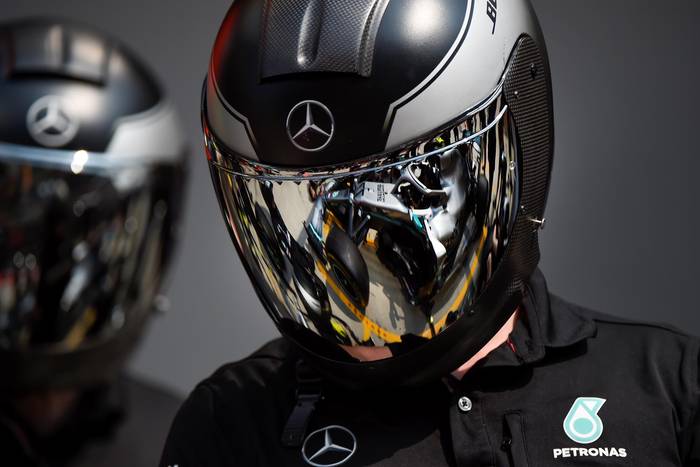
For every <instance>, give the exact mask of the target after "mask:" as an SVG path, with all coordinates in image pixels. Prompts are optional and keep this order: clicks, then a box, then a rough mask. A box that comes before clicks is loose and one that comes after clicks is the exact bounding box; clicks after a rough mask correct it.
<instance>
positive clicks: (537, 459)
mask: <svg viewBox="0 0 700 467" xmlns="http://www.w3.org/2000/svg"><path fill="white" fill-rule="evenodd" d="M522 310H523V313H522V315H521V318H520V319H519V321H518V322H517V324H516V328H515V330H514V331H513V333H512V334H511V338H510V340H509V341H508V342H507V343H505V344H503V345H502V346H500V347H499V348H498V349H496V350H495V351H493V352H492V353H491V354H489V355H488V356H487V358H486V359H484V360H482V361H481V362H480V363H479V364H478V365H477V366H476V367H475V368H474V369H472V370H471V371H469V373H467V375H466V376H465V377H464V379H462V380H461V381H457V380H455V379H453V378H452V377H446V378H445V379H444V380H443V381H437V382H435V384H433V385H431V386H427V387H422V388H416V389H412V390H395V389H391V388H386V389H382V390H372V391H362V392H349V391H345V390H343V389H342V388H339V387H334V386H332V385H330V384H326V387H325V389H324V399H323V400H322V401H320V402H319V404H318V406H317V410H316V412H315V413H314V414H313V416H312V418H311V421H310V425H309V429H308V431H307V437H306V441H305V443H304V445H303V446H302V447H301V448H285V447H283V445H282V443H281V441H280V439H281V433H282V431H283V427H284V425H285V423H286V421H287V418H288V416H289V414H290V412H291V410H292V407H293V404H294V402H295V390H296V379H295V365H296V361H297V360H298V358H299V356H298V354H297V352H296V351H295V349H294V347H293V346H292V345H291V344H290V343H288V342H287V341H286V340H283V339H278V340H275V341H273V342H271V343H269V344H268V345H266V346H265V347H263V348H262V349H261V350H259V351H258V352H256V353H255V354H253V355H252V356H250V357H249V358H247V359H245V360H243V361H240V362H237V363H233V364H229V365H226V366H224V367H223V368H221V369H220V370H218V371H217V372H216V373H215V374H214V375H213V376H211V377H210V378H208V379H207V380H205V381H204V382H202V383H201V384H199V385H198V386H197V388H196V389H195V390H194V391H193V392H192V394H191V395H190V397H189V399H188V400H187V401H186V402H185V404H184V405H183V406H182V408H181V409H180V412H179V414H178V415H177V417H176V419H175V422H174V424H173V427H172V428H171V432H170V435H169V438H168V441H167V444H166V447H165V450H164V454H163V458H162V460H161V466H163V467H168V466H171V467H174V466H178V467H205V466H207V467H208V466H212V467H213V466H228V467H231V466H241V467H242V466H245V467H252V466H308V465H315V466H332V465H343V466H347V467H352V466H446V465H449V466H470V467H471V466H517V467H526V466H529V467H541V466H598V465H606V466H608V465H620V466H634V467H644V466H649V467H652V466H653V467H667V466H696V465H699V466H700V447H699V446H698V440H699V439H700V422H699V421H698V419H697V416H696V411H697V406H698V401H699V400H700V387H699V384H698V346H699V341H698V340H697V339H695V338H693V337H689V336H687V335H685V334H683V333H681V332H678V331H676V330H674V329H671V328H668V327H665V326H659V325H652V324H642V323H635V322H629V321H625V320H622V319H618V318H615V317H612V316H607V315H603V314H599V313H594V312H591V311H588V310H585V309H583V308H580V307H578V306H575V305H572V304H569V303H567V302H565V301H563V300H561V299H560V298H557V297H556V296H554V295H550V294H549V293H548V291H547V288H546V285H545V281H544V278H543V277H542V275H541V274H540V273H539V272H537V273H536V274H535V276H534V277H533V279H532V280H531V282H530V284H529V287H528V293H527V295H526V298H525V300H524V302H523V306H522ZM406 371H410V368H407V369H406Z"/></svg>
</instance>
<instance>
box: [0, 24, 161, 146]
mask: <svg viewBox="0 0 700 467" xmlns="http://www.w3.org/2000/svg"><path fill="white" fill-rule="evenodd" d="M44 96H59V97H63V98H65V99H66V100H69V101H75V100H77V99H79V100H80V106H79V111H78V112H75V113H74V114H73V115H72V116H71V118H72V119H74V120H75V121H77V122H78V123H79V125H80V126H79V128H78V132H77V134H76V135H75V137H74V138H73V139H72V140H71V141H69V142H68V143H67V144H65V145H63V146H60V148H62V149H75V150H78V149H84V150H87V151H98V152H99V151H104V150H105V149H106V148H107V145H108V144H109V142H110V140H111V139H112V135H113V131H114V129H115V121H116V120H117V119H119V118H120V117H124V116H127V115H132V114H135V113H139V112H143V111H146V110H148V109H150V108H152V107H153V106H155V105H156V104H157V103H158V102H160V99H161V95H160V91H159V89H158V85H157V83H156V82H155V81H154V80H153V78H152V77H151V75H150V73H149V72H147V71H146V69H145V68H144V65H142V64H141V63H140V62H139V61H137V60H136V59H135V58H133V57H132V56H131V55H130V54H129V52H127V51H125V50H124V48H123V47H122V46H121V45H120V44H119V43H118V42H117V41H115V40H113V39H104V38H102V37H100V35H99V34H97V33H96V32H94V31H92V29H91V28H90V27H88V26H83V25H80V24H77V23H76V24H74V23H71V22H68V23H64V24H57V23H56V22H55V21H52V20H48V19H32V20H26V21H23V22H19V23H15V24H12V25H8V24H0V101H1V102H3V105H2V106H0V141H2V142H6V143H14V144H22V145H26V146H40V144H39V143H37V141H35V140H34V139H33V138H32V136H31V135H30V133H29V130H28V129H27V113H28V111H29V109H30V107H31V106H32V104H34V103H35V102H36V101H37V100H39V99H40V98H42V97H44Z"/></svg>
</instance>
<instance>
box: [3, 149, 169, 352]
mask: <svg viewBox="0 0 700 467" xmlns="http://www.w3.org/2000/svg"><path fill="white" fill-rule="evenodd" d="M181 170H182V168H181V167H180V166H178V165H175V164H158V163H156V164H150V165H145V164H143V163H137V162H136V159H135V158H132V159H128V158H119V157H116V156H111V155H106V154H93V153H87V152H86V151H75V152H73V151H56V150H42V149H38V148H28V147H24V146H14V145H5V144H0V349H3V350H17V351H21V350H25V349H39V348H41V349H45V348H51V349H59V350H65V351H68V350H74V349H76V348H78V347H80V346H83V345H88V344H90V343H94V342H96V341H99V340H103V339H107V338H109V337H110V336H112V335H113V334H114V333H116V332H118V331H119V330H120V329H121V328H122V327H124V326H125V325H127V324H128V323H129V322H130V320H139V319H141V318H142V316H137V313H143V312H144V310H147V309H148V307H149V306H150V302H151V300H152V299H153V296H154V294H155V293H156V292H157V290H158V286H159V282H160V276H161V272H162V269H163V262H164V258H165V256H167V250H168V248H169V244H170V240H171V239H170V237H171V223H172V220H173V218H174V215H175V214H176V213H175V212H174V211H176V210H177V208H178V204H179V199H178V196H177V190H178V189H179V187H178V186H177V185H178V184H179V182H178V181H179V180H181V177H182V173H181Z"/></svg>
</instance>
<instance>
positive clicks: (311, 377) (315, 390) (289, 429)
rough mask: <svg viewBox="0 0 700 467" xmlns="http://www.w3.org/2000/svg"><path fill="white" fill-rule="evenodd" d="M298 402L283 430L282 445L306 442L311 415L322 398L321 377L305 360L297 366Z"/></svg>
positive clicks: (292, 445) (295, 446)
mask: <svg viewBox="0 0 700 467" xmlns="http://www.w3.org/2000/svg"><path fill="white" fill-rule="evenodd" d="M296 379H297V394H296V403H295V404H294V408H293V409H292V413H291V414H289V418H288V419H287V424H286V425H285V426H284V431H283V432H282V446H284V447H287V448H297V447H300V446H301V445H302V443H303V442H304V437H305V436H306V430H307V428H308V426H309V420H310V419H311V415H312V414H313V412H314V410H315V409H316V403H317V402H318V401H319V400H320V399H321V392H322V391H321V383H322V381H323V380H322V379H321V377H320V376H319V375H318V374H317V373H316V372H315V371H314V370H313V369H311V368H309V367H308V366H307V365H306V363H305V362H303V361H302V360H299V361H298V362H297V367H296Z"/></svg>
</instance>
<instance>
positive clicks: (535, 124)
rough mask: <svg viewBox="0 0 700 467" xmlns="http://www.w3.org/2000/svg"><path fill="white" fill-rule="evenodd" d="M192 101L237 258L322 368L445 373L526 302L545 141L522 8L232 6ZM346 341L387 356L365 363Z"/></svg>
mask: <svg viewBox="0 0 700 467" xmlns="http://www.w3.org/2000/svg"><path fill="white" fill-rule="evenodd" d="M202 102H203V108H202V116H203V124H204V130H205V138H206V142H207V154H208V158H209V161H210V166H211V169H212V178H213V181H214V186H215V189H216V191H217V195H218V197H219V201H220V204H221V207H222V211H223V213H224V216H225V219H226V221H227V225H228V227H229V230H230V232H231V234H232V238H233V240H234V243H235V244H236V247H237V248H238V250H239V254H240V255H241V257H242V260H243V264H244V266H245V267H246V269H247V270H248V273H249V275H250V276H251V279H252V281H253V284H254V285H255V287H256V290H257V292H258V294H259V296H260V298H261V300H262V301H263V303H264V304H265V306H266V308H267V310H268V312H269V313H270V315H271V316H272V318H273V320H274V321H275V322H276V324H277V325H278V328H279V329H280V330H281V331H282V333H283V334H285V335H286V336H288V337H289V338H291V339H292V340H293V341H294V342H295V343H297V344H298V345H299V346H300V347H301V348H302V350H304V351H305V352H306V354H307V356H308V358H309V359H310V360H312V362H313V363H315V364H316V366H317V367H319V368H320V369H322V371H325V372H326V373H327V374H328V375H329V376H331V377H333V378H336V379H338V380H341V381H343V382H344V383H346V384H351V385H353V384H355V385H363V384H417V383H420V382H424V381H426V380H428V379H430V378H434V377H436V376H439V375H444V374H445V373H446V372H448V371H451V370H453V369H454V368H456V367H457V366H459V365H460V364H461V363H463V362H464V361H466V360H467V359H468V358H469V357H471V356H472V355H474V354H475V353H476V352H477V351H478V350H479V349H480V348H481V347H482V346H483V345H484V344H485V343H486V342H487V341H488V340H489V339H490V338H491V337H492V336H493V335H494V334H495V332H496V331H497V330H498V329H499V328H500V327H501V326H502V325H503V324H504V323H505V321H506V319H507V318H508V317H509V316H510V315H511V314H512V312H513V311H514V309H515V308H516V307H517V305H518V303H519V302H520V300H521V299H522V294H523V293H524V289H525V285H524V284H525V283H526V281H527V279H528V278H529V276H530V274H531V273H532V271H533V270H534V268H535V267H536V265H537V262H538V260H539V247H538V242H537V230H538V225H539V224H540V223H541V221H542V219H543V214H544V207H545V204H546V197H547V193H548V189H549V178H550V172H551V163H552V156H553V145H554V130H553V115H552V93H551V80H550V72H549V64H548V60H547V53H546V48H545V44H544V40H543V36H542V33H541V31H540V28H539V24H538V21H537V18H536V17H535V14H534V12H533V10H532V7H531V5H530V3H529V1H527V0H516V1H513V2H508V3H507V4H501V5H500V8H498V6H497V4H496V2H495V1H488V0H485V1H470V0H466V1H465V0H409V1H405V2H398V1H388V0H356V1H350V2H347V1H341V0H326V1H315V0H305V1H295V2H287V1H274V0H269V1H261V0H239V1H236V2H234V4H233V5H232V7H231V9H230V10H229V12H228V14H227V16H226V18H225V19H224V21H223V24H222V26H221V29H220V31H219V34H218V36H217V39H216V42H215V44H214V47H213V52H212V57H211V62H210V66H209V73H208V77H207V80H206V83H205V88H204V94H203V101H202ZM271 245H272V246H271ZM274 245H279V248H277V247H275V246H274ZM382 310H385V311H382ZM320 317H323V318H320ZM338 344H340V346H342V345H363V346H364V345H370V346H371V345H387V346H389V348H390V349H391V351H392V355H393V356H392V357H391V358H387V359H384V360H381V361H376V362H358V361H354V360H352V359H349V358H348V357H347V355H346V354H345V352H343V351H342V350H341V349H340V346H339V345H338Z"/></svg>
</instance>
